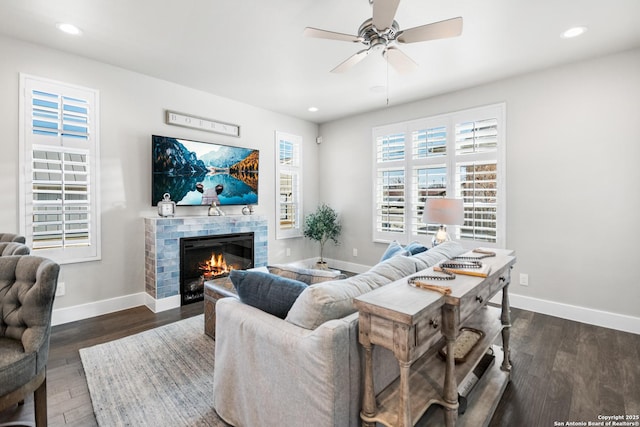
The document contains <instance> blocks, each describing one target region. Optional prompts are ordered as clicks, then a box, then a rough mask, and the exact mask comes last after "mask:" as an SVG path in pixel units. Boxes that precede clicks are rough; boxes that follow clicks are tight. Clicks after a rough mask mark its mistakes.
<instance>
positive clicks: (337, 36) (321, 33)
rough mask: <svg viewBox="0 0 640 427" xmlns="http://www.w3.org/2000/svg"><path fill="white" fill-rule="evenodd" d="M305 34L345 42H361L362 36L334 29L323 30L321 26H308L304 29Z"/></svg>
mask: <svg viewBox="0 0 640 427" xmlns="http://www.w3.org/2000/svg"><path fill="white" fill-rule="evenodd" d="M304 35H305V36H307V37H316V38H319V39H329V40H340V41H345V42H359V41H360V37H358V36H352V35H351V34H344V33H336V32H334V31H327V30H321V29H319V28H311V27H307V28H305V29H304Z"/></svg>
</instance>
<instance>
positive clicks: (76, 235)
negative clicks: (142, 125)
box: [19, 74, 100, 263]
mask: <svg viewBox="0 0 640 427" xmlns="http://www.w3.org/2000/svg"><path fill="white" fill-rule="evenodd" d="M20 89H21V91H20V93H21V96H20V134H19V138H20V165H21V170H22V171H24V172H23V174H24V175H23V176H22V179H21V180H20V214H21V215H20V222H21V223H20V228H21V232H22V233H23V234H24V235H25V237H26V238H27V244H29V245H30V246H31V247H32V253H33V254H34V255H40V256H45V257H48V258H51V259H53V260H55V261H56V262H58V263H70V262H81V261H92V260H96V259H99V258H100V221H99V220H100V214H99V212H100V211H99V203H98V196H99V191H98V166H99V160H98V155H99V153H100V150H99V145H98V139H99V138H98V137H99V132H98V111H97V106H98V92H97V91H96V90H93V89H86V88H81V87H77V86H72V85H67V84H65V83H59V82H54V81H51V80H46V79H42V78H38V77H34V76H28V75H24V74H23V75H21V76H20Z"/></svg>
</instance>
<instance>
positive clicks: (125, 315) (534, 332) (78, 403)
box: [0, 303, 640, 427]
mask: <svg viewBox="0 0 640 427" xmlns="http://www.w3.org/2000/svg"><path fill="white" fill-rule="evenodd" d="M202 311H203V307H202V304H200V303H198V304H191V305H188V306H185V307H183V308H179V309H174V310H169V311H165V312H162V313H158V314H154V313H152V312H151V311H149V310H148V309H147V308H145V307H138V308H134V309H130V310H125V311H121V312H117V313H112V314H107V315H104V316H100V317H96V318H92V319H87V320H83V321H79V322H74V323H69V324H66V325H60V326H56V327H54V328H53V331H52V335H51V349H50V355H49V370H48V382H47V386H48V389H47V394H48V399H49V414H48V415H49V425H50V426H83V427H85V426H95V425H96V421H95V418H94V416H93V410H92V407H91V399H90V397H89V391H88V389H87V383H86V380H85V377H84V371H83V369H82V364H81V362H80V356H79V354H78V350H79V349H81V348H84V347H89V346H92V345H95V344H99V343H103V342H107V341H111V340H114V339H118V338H121V337H124V336H127V335H131V334H135V333H138V332H142V331H144V330H147V329H151V328H155V327H158V326H161V325H164V324H167V323H170V322H174V321H177V320H179V319H183V318H187V317H191V316H194V315H197V314H200V313H202ZM512 325H513V326H512V331H511V347H512V349H513V354H512V362H513V375H512V381H511V383H510V384H509V385H508V386H507V389H506V391H505V394H504V397H503V399H502V401H501V402H500V404H499V405H498V408H497V410H496V413H495V415H494V417H493V420H492V421H491V424H490V426H491V427H503V426H504V427H506V426H509V427H520V426H525V427H543V426H558V425H561V424H559V423H566V422H567V421H570V422H571V421H573V422H584V423H585V424H587V423H588V422H589V421H591V422H597V421H599V419H598V416H599V415H605V416H611V415H628V416H637V415H640V335H635V334H630V333H625V332H619V331H615V330H612V329H606V328H600V327H597V326H591V325H586V324H582V323H578V322H572V321H569V320H563V319H559V318H556V317H551V316H545V315H542V314H536V313H533V312H530V311H525V310H518V309H513V310H512ZM32 405H33V404H32V401H27V402H26V403H25V405H24V406H22V407H19V408H16V409H15V410H8V411H5V412H4V413H0V426H2V425H3V423H5V422H8V421H11V420H20V421H22V422H33V408H32ZM636 421H640V420H636ZM556 423H558V424H556ZM154 427H161V426H154ZM247 427H253V426H247ZM283 427H286V426H283Z"/></svg>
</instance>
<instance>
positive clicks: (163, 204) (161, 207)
mask: <svg viewBox="0 0 640 427" xmlns="http://www.w3.org/2000/svg"><path fill="white" fill-rule="evenodd" d="M175 214H176V202H174V201H173V200H171V195H170V194H169V193H164V195H163V196H162V200H160V201H159V202H158V215H160V216H162V217H168V216H174V215H175Z"/></svg>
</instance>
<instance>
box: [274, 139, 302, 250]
mask: <svg viewBox="0 0 640 427" xmlns="http://www.w3.org/2000/svg"><path fill="white" fill-rule="evenodd" d="M301 150H302V137H300V136H296V135H290V134H287V133H283V132H276V200H277V203H276V218H277V226H276V238H277V239H286V238H289V237H300V236H302V227H301V208H302V195H301V188H302V170H301V159H302V153H301Z"/></svg>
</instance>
